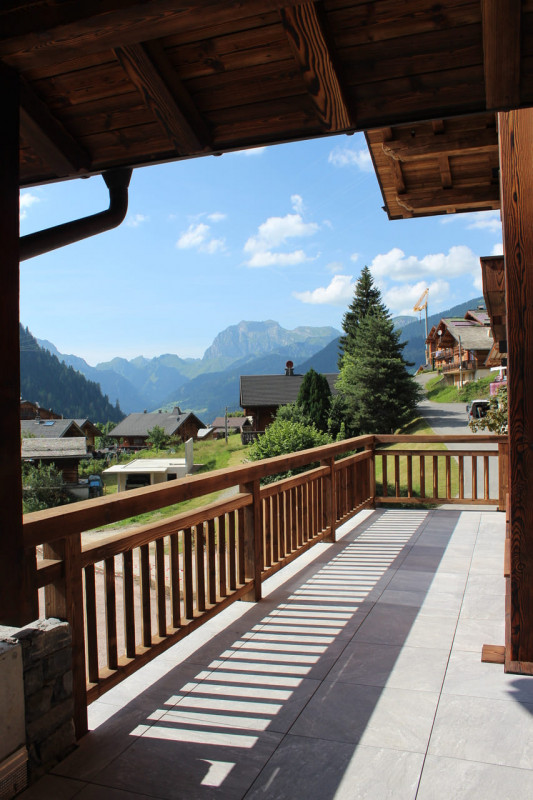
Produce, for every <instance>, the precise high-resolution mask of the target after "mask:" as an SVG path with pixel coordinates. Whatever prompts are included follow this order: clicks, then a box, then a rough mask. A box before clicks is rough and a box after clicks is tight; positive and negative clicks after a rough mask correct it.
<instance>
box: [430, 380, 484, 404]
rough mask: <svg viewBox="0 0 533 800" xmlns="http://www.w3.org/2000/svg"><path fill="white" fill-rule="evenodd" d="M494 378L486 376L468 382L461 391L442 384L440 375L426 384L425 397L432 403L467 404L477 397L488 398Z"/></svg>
mask: <svg viewBox="0 0 533 800" xmlns="http://www.w3.org/2000/svg"><path fill="white" fill-rule="evenodd" d="M493 380H494V378H493V377H492V376H490V375H487V376H486V377H485V378H480V379H479V380H478V381H469V382H468V383H465V384H464V385H463V387H462V388H461V389H457V388H456V387H455V386H449V385H448V384H445V383H444V378H443V377H442V376H441V375H436V376H435V377H434V378H431V379H430V380H429V381H428V382H427V384H426V395H427V398H428V400H432V401H433V402H434V403H468V402H469V400H475V399H477V398H478V397H489V396H490V384H491V382H492V381H493Z"/></svg>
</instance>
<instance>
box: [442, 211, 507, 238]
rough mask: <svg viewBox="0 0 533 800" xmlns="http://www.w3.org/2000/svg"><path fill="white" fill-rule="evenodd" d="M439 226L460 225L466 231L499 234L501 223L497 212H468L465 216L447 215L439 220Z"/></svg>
mask: <svg viewBox="0 0 533 800" xmlns="http://www.w3.org/2000/svg"><path fill="white" fill-rule="evenodd" d="M440 222H441V225H449V224H453V223H461V224H462V225H465V227H466V228H467V230H484V231H489V232H490V233H501V229H502V222H501V218H500V212H499V211H469V212H468V213H466V214H447V215H446V216H443V217H442V218H441V220H440Z"/></svg>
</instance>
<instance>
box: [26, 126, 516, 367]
mask: <svg viewBox="0 0 533 800" xmlns="http://www.w3.org/2000/svg"><path fill="white" fill-rule="evenodd" d="M107 205H108V194H107V189H106V188H105V184H104V182H103V180H102V178H101V177H99V176H98V177H93V178H90V179H89V180H75V181H67V182H64V183H57V184H50V185H48V186H41V187H34V188H31V189H28V190H24V191H23V192H22V193H21V233H22V234H26V233H30V232H32V231H35V230H39V229H41V228H45V227H49V226H51V225H55V224H58V223H61V222H65V221H67V220H69V219H75V218H77V217H80V216H84V215H86V214H92V213H94V212H97V211H101V210H102V209H104V208H107ZM382 205H383V199H382V197H381V193H380V191H379V187H378V183H377V180H376V177H375V174H374V171H373V169H372V166H371V162H370V157H369V155H368V151H367V149H366V144H365V140H364V137H363V135H362V134H356V135H354V136H350V137H347V136H342V137H339V136H336V137H329V138H326V139H319V140H314V141H309V142H300V143H295V144H288V145H277V146H275V147H269V148H259V149H256V150H249V151H246V152H242V153H232V154H226V155H223V156H220V157H213V156H208V157H205V158H197V159H192V160H189V161H181V162H176V163H172V164H166V165H160V166H152V167H144V168H141V169H137V170H135V171H134V173H133V177H132V180H131V184H130V203H129V211H128V216H127V218H126V221H125V222H124V223H123V224H122V225H121V226H120V227H119V228H116V229H115V230H113V231H109V232H107V233H104V234H101V235H100V236H95V237H93V238H91V239H86V240H85V241H83V242H79V243H77V244H74V245H70V246H68V247H64V248H62V249H60V250H56V251H54V252H52V253H48V254H46V255H43V256H39V257H37V258H34V259H31V260H28V261H25V262H23V263H22V264H21V302H20V305H21V312H20V313H21V321H22V323H23V324H24V325H27V326H28V327H29V329H30V331H31V332H32V333H33V334H34V335H35V336H36V337H37V338H40V339H48V340H50V341H51V342H53V343H54V344H55V345H56V347H57V348H58V349H59V350H60V351H61V352H63V353H74V354H76V355H79V356H82V357H83V358H85V359H86V360H87V361H88V362H89V363H90V364H92V365H95V364H96V363H97V362H99V361H107V360H109V359H110V358H112V357H113V356H122V357H125V358H133V357H135V356H138V355H144V356H145V357H147V358H148V357H152V356H156V355H161V354H162V353H177V354H178V355H179V356H181V357H187V356H192V357H200V356H202V355H203V352H204V350H205V349H206V348H207V347H208V346H209V345H210V344H211V342H212V341H213V339H214V337H215V336H216V334H217V333H219V332H220V331H222V330H224V328H226V327H228V326H229V325H235V324H237V323H238V322H239V321H240V320H266V319H274V320H276V321H278V322H279V323H280V324H281V325H282V326H283V327H285V328H289V329H292V328H295V327H297V326H299V325H313V326H321V325H332V326H334V327H336V328H340V326H341V322H342V316H343V314H344V312H345V310H346V308H347V306H348V304H349V303H350V300H351V298H352V296H353V289H354V283H355V281H356V280H357V277H358V276H359V274H360V271H361V269H362V268H363V267H364V266H365V264H367V265H368V266H369V267H370V269H371V271H372V274H373V276H374V280H375V282H376V284H377V285H378V286H379V288H380V289H381V292H382V295H383V298H384V301H385V302H386V304H387V306H388V307H389V309H390V311H391V313H392V314H393V315H394V316H396V315H398V314H412V313H413V312H412V308H413V305H414V304H415V302H416V300H417V299H418V298H419V296H420V295H421V293H422V291H423V290H424V289H425V288H426V287H428V288H429V290H430V291H429V313H430V314H433V313H437V312H438V311H440V310H444V309H446V308H449V307H450V306H452V305H455V304H457V303H460V302H462V301H463V300H468V299H469V298H471V297H474V296H477V295H481V271H480V266H479V257H480V256H485V255H493V254H497V253H501V252H502V245H501V239H502V237H501V225H500V219H499V212H480V213H477V214H453V215H449V216H438V217H429V218H425V219H412V220H404V221H401V220H399V221H394V222H389V220H388V218H387V216H386V214H385V212H384V211H383V210H382Z"/></svg>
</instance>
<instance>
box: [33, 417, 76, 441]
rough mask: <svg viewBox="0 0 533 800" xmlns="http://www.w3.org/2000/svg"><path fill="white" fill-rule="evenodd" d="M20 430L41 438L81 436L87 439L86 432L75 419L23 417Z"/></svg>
mask: <svg viewBox="0 0 533 800" xmlns="http://www.w3.org/2000/svg"><path fill="white" fill-rule="evenodd" d="M20 430H21V431H22V432H25V433H31V434H33V436H36V437H38V438H39V439H61V438H63V437H67V438H71V437H79V438H83V439H84V440H85V434H84V432H83V431H82V429H81V427H80V426H79V425H78V421H77V420H75V419H21V420H20Z"/></svg>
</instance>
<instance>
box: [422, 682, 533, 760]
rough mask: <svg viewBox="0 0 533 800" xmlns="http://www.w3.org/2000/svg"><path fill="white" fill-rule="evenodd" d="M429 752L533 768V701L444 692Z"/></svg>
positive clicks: (437, 754) (450, 756)
mask: <svg viewBox="0 0 533 800" xmlns="http://www.w3.org/2000/svg"><path fill="white" fill-rule="evenodd" d="M428 752H429V753H430V754H431V755H435V756H446V757H448V758H462V759H465V760H467V761H480V762H485V763H487V764H500V765H503V766H509V767H519V768H522V769H533V705H527V704H523V703H519V702H515V701H512V700H492V699H486V698H479V697H467V696H457V695H442V696H441V700H440V703H439V709H438V712H437V716H436V719H435V725H434V728H433V733H432V736H431V741H430V744H429V751H428Z"/></svg>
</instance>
